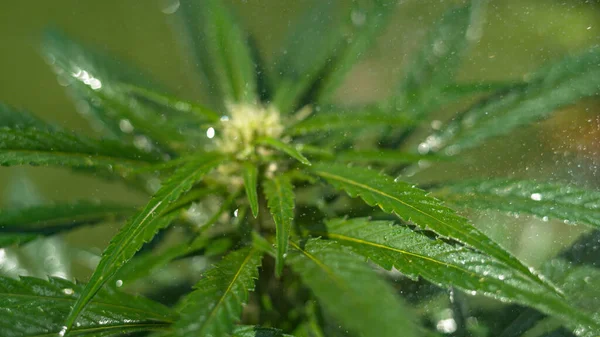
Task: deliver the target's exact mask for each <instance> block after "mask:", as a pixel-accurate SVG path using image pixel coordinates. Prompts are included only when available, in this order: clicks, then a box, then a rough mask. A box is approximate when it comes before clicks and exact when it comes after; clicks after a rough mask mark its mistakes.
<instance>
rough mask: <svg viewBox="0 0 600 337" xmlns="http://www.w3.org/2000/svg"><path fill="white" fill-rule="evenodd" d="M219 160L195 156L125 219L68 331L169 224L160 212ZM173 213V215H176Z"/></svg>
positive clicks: (168, 219) (78, 302)
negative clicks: (128, 262)
mask: <svg viewBox="0 0 600 337" xmlns="http://www.w3.org/2000/svg"><path fill="white" fill-rule="evenodd" d="M222 161H223V159H222V158H221V157H218V156H208V157H199V158H196V159H195V160H191V161H190V162H188V163H186V164H185V165H183V166H182V167H181V168H179V169H178V170H177V171H176V172H175V173H174V174H173V176H171V177H170V178H169V179H168V180H167V181H165V182H164V184H163V185H162V187H161V188H160V189H159V190H158V191H157V192H156V194H154V196H153V197H152V199H151V200H150V202H148V204H147V205H146V206H145V207H144V208H143V209H142V210H141V211H140V212H138V213H137V214H136V215H134V216H133V217H132V218H130V219H129V221H128V222H127V223H126V224H125V226H124V227H123V228H121V230H120V231H119V233H118V234H117V235H116V236H114V237H113V238H112V240H111V241H110V244H109V246H108V248H106V250H105V251H104V253H103V254H102V258H101V260H100V263H99V264H98V267H97V268H96V270H95V271H94V274H93V275H92V277H91V278H90V282H89V283H88V284H87V286H86V287H85V289H84V291H83V292H82V293H81V296H80V298H79V299H78V300H77V302H76V303H75V306H74V307H73V310H72V311H71V313H70V314H69V316H68V318H67V321H66V324H65V325H66V326H67V327H68V328H69V329H70V328H71V327H72V326H73V324H74V323H75V320H76V319H77V317H78V316H79V314H80V313H81V311H82V310H83V309H84V308H85V306H86V305H87V303H88V302H89V301H90V300H91V299H92V298H93V297H94V295H95V294H96V293H97V292H98V290H100V288H101V287H102V285H104V283H106V281H107V280H108V279H110V278H111V277H112V276H113V275H114V274H115V273H116V272H117V271H118V270H119V269H120V268H121V267H122V266H123V264H125V263H126V262H127V261H129V260H130V259H131V258H132V257H133V255H134V254H135V253H136V252H137V251H138V250H139V249H140V248H141V247H142V245H143V244H144V243H145V242H148V241H149V240H150V239H152V237H154V235H155V234H156V232H157V231H158V230H159V229H161V228H163V227H166V226H167V225H168V224H169V223H170V220H172V218H173V215H169V216H167V217H166V218H165V217H161V215H162V212H163V211H164V210H166V209H168V207H169V205H170V204H171V203H173V202H175V201H177V199H178V198H179V197H180V196H181V195H182V194H184V193H185V192H187V191H189V190H190V189H191V188H192V186H193V185H194V184H195V183H197V182H198V181H200V179H202V177H203V176H204V175H206V174H207V173H209V172H210V171H212V169H214V168H215V167H216V166H218V165H219V164H220V163H221V162H222ZM174 214H175V215H177V213H174Z"/></svg>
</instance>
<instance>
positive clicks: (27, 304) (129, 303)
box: [0, 276, 176, 337]
mask: <svg viewBox="0 0 600 337" xmlns="http://www.w3.org/2000/svg"><path fill="white" fill-rule="evenodd" d="M82 289H83V285H81V284H73V283H71V282H69V281H67V280H63V279H60V278H50V279H48V280H42V279H37V278H32V277H21V278H20V279H18V280H15V279H11V278H6V277H2V276H0V331H2V336H3V337H27V336H29V337H34V336H35V337H42V336H47V337H50V336H62V335H64V327H63V326H62V323H63V319H64V317H65V316H66V315H67V314H68V312H69V310H70V308H71V306H72V305H73V304H74V303H75V301H76V300H77V298H78V297H79V296H80V294H81V292H82ZM174 320H176V315H175V314H174V313H173V312H172V311H171V310H170V309H169V308H167V307H165V306H163V305H161V304H158V303H156V302H153V301H150V300H148V299H145V298H142V297H135V296H131V295H128V294H124V293H120V292H117V291H115V290H112V289H106V290H104V291H101V292H100V293H98V296H97V297H96V298H95V299H94V301H92V302H91V303H90V305H89V307H88V310H86V312H85V313H83V314H82V315H81V318H80V319H79V320H78V322H77V326H75V327H73V330H72V335H76V336H108V335H111V336H112V335H115V334H122V333H131V332H136V331H163V330H167V329H168V328H169V325H170V324H171V323H172V322H173V321H174Z"/></svg>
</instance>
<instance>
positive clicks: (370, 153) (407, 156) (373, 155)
mask: <svg viewBox="0 0 600 337" xmlns="http://www.w3.org/2000/svg"><path fill="white" fill-rule="evenodd" d="M335 159H336V160H338V161H344V162H355V163H356V162H359V163H360V162H377V163H384V164H411V163H418V162H419V161H421V160H426V161H439V160H443V159H444V157H441V156H431V155H422V154H415V153H409V152H402V151H399V150H386V149H378V150H358V151H344V152H340V153H338V154H337V155H336V156H335Z"/></svg>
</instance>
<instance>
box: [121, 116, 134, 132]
mask: <svg viewBox="0 0 600 337" xmlns="http://www.w3.org/2000/svg"><path fill="white" fill-rule="evenodd" d="M119 129H121V131H122V132H125V133H131V132H133V125H131V122H130V121H129V119H121V120H120V121H119Z"/></svg>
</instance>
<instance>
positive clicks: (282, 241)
mask: <svg viewBox="0 0 600 337" xmlns="http://www.w3.org/2000/svg"><path fill="white" fill-rule="evenodd" d="M264 191H265V195H266V197H267V201H268V206H269V210H270V211H271V214H272V215H273V220H274V221H275V226H276V242H277V258H276V264H275V265H276V267H275V272H276V273H277V275H281V273H282V271H283V266H284V260H285V257H286V255H287V250H288V240H289V237H290V231H291V228H292V219H293V218H294V186H292V183H291V182H290V179H289V178H288V177H287V176H278V177H274V178H272V179H269V180H266V181H265V183H264Z"/></svg>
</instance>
